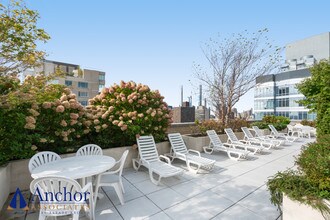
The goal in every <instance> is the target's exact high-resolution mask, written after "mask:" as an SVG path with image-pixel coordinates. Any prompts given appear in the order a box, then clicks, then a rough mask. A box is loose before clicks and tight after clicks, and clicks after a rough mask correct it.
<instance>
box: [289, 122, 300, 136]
mask: <svg viewBox="0 0 330 220" xmlns="http://www.w3.org/2000/svg"><path fill="white" fill-rule="evenodd" d="M286 127H287V129H288V136H294V134H297V136H298V137H303V134H302V132H301V128H297V127H294V126H292V125H287V126H286Z"/></svg>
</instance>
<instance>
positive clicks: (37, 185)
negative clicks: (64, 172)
mask: <svg viewBox="0 0 330 220" xmlns="http://www.w3.org/2000/svg"><path fill="white" fill-rule="evenodd" d="M37 189H38V191H39V192H40V193H36V190H37ZM30 191H31V193H32V194H36V195H38V196H41V198H39V201H40V212H39V220H44V219H46V217H47V216H65V215H72V219H73V220H78V219H79V210H80V208H81V207H83V208H85V211H86V212H87V213H88V215H89V219H95V216H94V207H95V206H94V201H93V186H92V183H88V184H87V185H85V186H84V187H83V188H82V187H81V186H80V184H79V183H78V182H77V181H75V180H73V179H70V178H65V177H58V176H49V177H42V178H38V179H35V180H33V181H32V182H31V184H30ZM76 193H78V194H80V197H79V196H78V197H79V198H81V201H79V200H78V199H76V200H78V201H75V199H72V198H73V196H71V200H72V202H71V201H67V200H69V199H70V198H67V197H68V195H75V194H76ZM49 195H56V196H53V197H51V196H49ZM47 197H48V200H47ZM78 197H77V198H78ZM50 198H53V200H54V198H56V199H57V201H59V202H60V201H62V204H61V202H60V203H59V204H58V203H56V201H50ZM85 198H86V200H88V204H87V201H85ZM63 201H66V202H65V204H63ZM69 205H70V207H71V208H68V207H69ZM52 206H53V207H56V209H54V208H48V209H46V208H47V207H52ZM41 207H44V208H41ZM75 207H76V208H75Z"/></svg>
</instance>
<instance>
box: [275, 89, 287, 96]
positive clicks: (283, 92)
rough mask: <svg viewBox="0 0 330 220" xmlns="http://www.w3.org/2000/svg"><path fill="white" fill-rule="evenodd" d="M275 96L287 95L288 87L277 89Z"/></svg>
mask: <svg viewBox="0 0 330 220" xmlns="http://www.w3.org/2000/svg"><path fill="white" fill-rule="evenodd" d="M277 95H278V96H285V95H289V87H281V88H277Z"/></svg>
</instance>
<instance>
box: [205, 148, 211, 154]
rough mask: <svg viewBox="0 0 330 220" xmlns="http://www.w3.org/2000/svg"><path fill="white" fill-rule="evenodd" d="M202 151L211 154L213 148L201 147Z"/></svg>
mask: <svg viewBox="0 0 330 220" xmlns="http://www.w3.org/2000/svg"><path fill="white" fill-rule="evenodd" d="M203 149H204V153H206V154H212V153H213V148H210V147H203Z"/></svg>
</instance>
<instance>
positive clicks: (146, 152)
mask: <svg viewBox="0 0 330 220" xmlns="http://www.w3.org/2000/svg"><path fill="white" fill-rule="evenodd" d="M136 142H137V144H138V148H139V155H140V158H141V159H143V160H146V161H148V162H154V161H159V156H158V152H157V148H156V143H155V140H154V137H153V136H140V137H139V138H137V139H136Z"/></svg>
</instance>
